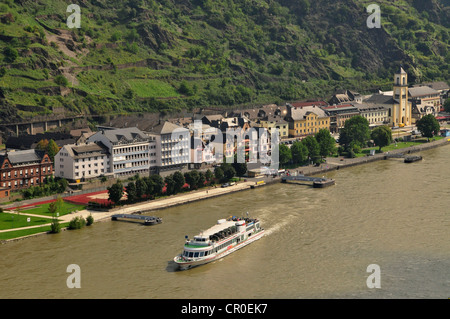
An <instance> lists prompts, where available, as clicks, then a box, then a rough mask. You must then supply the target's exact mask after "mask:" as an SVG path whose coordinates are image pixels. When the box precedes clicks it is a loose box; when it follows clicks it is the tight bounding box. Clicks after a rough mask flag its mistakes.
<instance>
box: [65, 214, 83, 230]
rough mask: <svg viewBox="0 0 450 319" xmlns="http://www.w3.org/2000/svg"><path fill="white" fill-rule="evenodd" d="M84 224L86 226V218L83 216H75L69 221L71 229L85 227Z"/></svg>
mask: <svg viewBox="0 0 450 319" xmlns="http://www.w3.org/2000/svg"><path fill="white" fill-rule="evenodd" d="M84 226H86V219H84V218H83V217H81V216H78V217H74V218H73V219H72V220H71V221H70V222H69V227H68V228H69V229H80V228H83V227H84Z"/></svg>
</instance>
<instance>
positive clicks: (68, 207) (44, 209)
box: [19, 202, 86, 217]
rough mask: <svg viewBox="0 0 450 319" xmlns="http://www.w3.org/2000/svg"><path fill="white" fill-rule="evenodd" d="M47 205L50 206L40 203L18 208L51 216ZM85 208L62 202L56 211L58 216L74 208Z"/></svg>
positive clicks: (22, 211) (23, 211)
mask: <svg viewBox="0 0 450 319" xmlns="http://www.w3.org/2000/svg"><path fill="white" fill-rule="evenodd" d="M49 206H50V203H48V204H42V205H39V206H35V207H31V208H23V209H19V211H20V212H21V213H24V214H36V215H42V216H48V217H52V216H51V214H50V213H49V212H48V207H49ZM85 208H86V207H85V206H83V205H76V204H72V203H68V202H64V204H63V206H62V207H61V209H60V210H59V211H58V212H59V216H63V215H66V214H69V213H70V212H73V211H75V210H83V209H85Z"/></svg>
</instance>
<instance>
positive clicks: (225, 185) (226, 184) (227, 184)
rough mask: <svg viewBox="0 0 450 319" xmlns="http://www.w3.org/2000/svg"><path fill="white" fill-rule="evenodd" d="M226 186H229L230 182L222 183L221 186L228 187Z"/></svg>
mask: <svg viewBox="0 0 450 319" xmlns="http://www.w3.org/2000/svg"><path fill="white" fill-rule="evenodd" d="M228 186H230V184H229V183H225V184H222V186H221V187H222V188H225V187H228Z"/></svg>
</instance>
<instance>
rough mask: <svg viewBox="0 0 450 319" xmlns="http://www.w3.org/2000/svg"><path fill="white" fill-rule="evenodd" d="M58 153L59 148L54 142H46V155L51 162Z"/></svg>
mask: <svg viewBox="0 0 450 319" xmlns="http://www.w3.org/2000/svg"><path fill="white" fill-rule="evenodd" d="M58 152H59V146H58V144H56V142H55V141H54V140H50V141H48V146H47V153H48V156H49V157H50V159H51V160H52V162H54V160H55V155H56V154H58Z"/></svg>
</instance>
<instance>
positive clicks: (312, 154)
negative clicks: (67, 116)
mask: <svg viewBox="0 0 450 319" xmlns="http://www.w3.org/2000/svg"><path fill="white" fill-rule="evenodd" d="M302 143H303V145H305V146H306V148H307V149H308V158H309V160H312V161H313V162H314V163H317V162H318V161H319V158H320V146H319V143H318V142H317V140H316V138H315V137H314V136H312V135H308V136H307V137H305V138H304V139H303V140H302Z"/></svg>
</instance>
